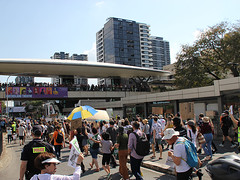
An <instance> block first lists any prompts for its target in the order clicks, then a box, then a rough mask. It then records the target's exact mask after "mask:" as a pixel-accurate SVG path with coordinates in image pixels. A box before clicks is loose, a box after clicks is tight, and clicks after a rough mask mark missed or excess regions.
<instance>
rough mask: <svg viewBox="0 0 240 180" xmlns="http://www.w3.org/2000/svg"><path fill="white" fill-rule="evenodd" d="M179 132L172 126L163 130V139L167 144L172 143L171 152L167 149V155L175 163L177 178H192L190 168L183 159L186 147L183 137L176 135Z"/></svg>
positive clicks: (178, 179) (185, 157)
mask: <svg viewBox="0 0 240 180" xmlns="http://www.w3.org/2000/svg"><path fill="white" fill-rule="evenodd" d="M179 134H180V133H179V132H178V131H175V130H174V129H173V128H168V129H166V131H165V132H164V136H163V139H164V140H166V141H167V143H168V144H169V145H173V152H172V151H168V156H169V157H171V158H172V160H173V162H174V164H175V165H176V173H177V180H190V179H192V168H191V167H190V166H189V165H188V164H187V163H186V161H184V159H187V154H186V149H185V145H184V143H178V142H183V141H184V138H183V137H178V136H179Z"/></svg>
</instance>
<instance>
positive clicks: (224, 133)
mask: <svg viewBox="0 0 240 180" xmlns="http://www.w3.org/2000/svg"><path fill="white" fill-rule="evenodd" d="M228 130H229V128H226V127H224V128H222V132H223V136H225V137H226V136H228Z"/></svg>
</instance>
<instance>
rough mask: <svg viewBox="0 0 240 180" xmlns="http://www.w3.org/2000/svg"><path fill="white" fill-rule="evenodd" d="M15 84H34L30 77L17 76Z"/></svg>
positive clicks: (32, 78)
mask: <svg viewBox="0 0 240 180" xmlns="http://www.w3.org/2000/svg"><path fill="white" fill-rule="evenodd" d="M15 82H16V84H31V83H34V77H32V76H17V77H16V78H15Z"/></svg>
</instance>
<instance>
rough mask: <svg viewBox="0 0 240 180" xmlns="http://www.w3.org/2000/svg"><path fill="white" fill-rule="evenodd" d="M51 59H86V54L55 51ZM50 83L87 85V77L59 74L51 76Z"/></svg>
mask: <svg viewBox="0 0 240 180" xmlns="http://www.w3.org/2000/svg"><path fill="white" fill-rule="evenodd" d="M51 59H63V60H77V61H88V56H87V55H86V54H73V55H72V56H69V53H65V52H55V53H54V55H53V56H51ZM52 83H54V84H67V85H70V84H75V85H87V84H88V79H87V78H81V77H78V76H59V77H55V78H52Z"/></svg>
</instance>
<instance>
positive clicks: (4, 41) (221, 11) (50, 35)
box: [0, 0, 240, 82]
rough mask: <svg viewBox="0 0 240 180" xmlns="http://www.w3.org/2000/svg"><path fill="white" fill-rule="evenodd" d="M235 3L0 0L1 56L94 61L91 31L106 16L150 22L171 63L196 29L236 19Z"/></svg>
mask: <svg viewBox="0 0 240 180" xmlns="http://www.w3.org/2000/svg"><path fill="white" fill-rule="evenodd" d="M239 7H240V1H239V0H228V1H226V0H201V1H196V0H181V1H180V0H168V1H166V0H121V1H120V0H118V1H117V0H21V1H20V0H0V22H1V29H0V32H1V33H0V58H36V59H38V58H43V59H48V58H50V56H52V55H53V54H54V52H59V51H64V52H69V53H70V54H73V53H77V54H82V53H87V54H88V55H89V57H88V58H89V61H96V57H95V54H96V49H95V41H96V32H97V31H99V30H100V29H101V28H102V27H103V25H104V23H106V19H107V18H108V17H119V18H124V19H130V20H135V21H137V22H141V23H146V24H148V25H150V26H151V27H150V29H151V32H150V33H151V35H153V36H161V37H163V38H164V39H165V40H167V41H169V42H170V52H171V62H175V61H176V60H175V57H176V53H177V52H179V51H180V49H181V48H180V47H181V45H183V44H192V43H193V42H194V40H196V36H197V35H198V34H199V31H200V30H204V29H206V28H207V27H209V26H212V25H215V24H217V23H220V22H221V21H229V22H232V23H236V22H237V20H239V19H240V17H239V15H240V13H239ZM6 78H7V77H6V76H0V82H5V81H6ZM48 80H49V79H38V80H37V81H48ZM11 81H14V80H13V78H12V77H11V78H10V82H11Z"/></svg>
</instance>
